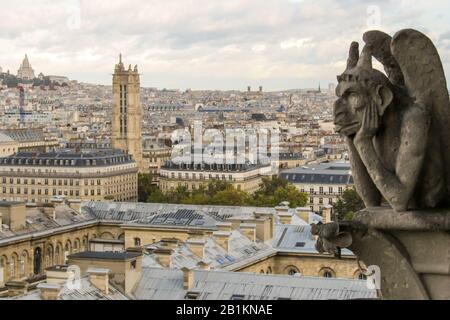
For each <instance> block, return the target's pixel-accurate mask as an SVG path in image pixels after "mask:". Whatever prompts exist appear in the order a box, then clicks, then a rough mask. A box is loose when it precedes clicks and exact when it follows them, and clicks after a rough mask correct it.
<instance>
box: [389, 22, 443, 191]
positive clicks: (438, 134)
mask: <svg viewBox="0 0 450 320" xmlns="http://www.w3.org/2000/svg"><path fill="white" fill-rule="evenodd" d="M391 52H392V55H393V56H394V58H395V60H396V61H397V63H398V65H399V66H400V69H401V70H402V73H403V77H404V80H405V87H406V90H407V92H408V94H409V96H410V97H411V98H413V99H415V101H416V103H418V104H420V105H422V106H424V107H425V108H427V109H428V111H429V112H430V114H431V117H432V123H431V130H432V134H431V136H430V139H439V144H438V147H439V149H440V152H439V153H440V156H441V157H442V158H441V159H443V160H442V161H443V163H444V168H442V169H444V171H445V172H441V174H442V175H445V177H446V184H447V190H448V191H450V102H449V95H448V90H447V82H446V80H445V74H444V68H443V67H442V62H441V59H440V58H439V54H438V52H437V50H436V47H435V46H434V45H433V43H432V42H431V40H430V39H429V38H428V37H427V36H425V35H424V34H422V33H420V32H419V31H416V30H412V29H405V30H401V31H399V32H397V33H396V34H395V36H394V37H393V39H392V42H391ZM429 151H431V150H429ZM434 151H435V150H434ZM447 194H448V192H447Z"/></svg>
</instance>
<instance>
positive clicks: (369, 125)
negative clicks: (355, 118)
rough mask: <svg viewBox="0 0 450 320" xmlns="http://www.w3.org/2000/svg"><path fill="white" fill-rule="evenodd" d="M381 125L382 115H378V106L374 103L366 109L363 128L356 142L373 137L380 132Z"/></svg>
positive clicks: (357, 135)
mask: <svg viewBox="0 0 450 320" xmlns="http://www.w3.org/2000/svg"><path fill="white" fill-rule="evenodd" d="M379 126H380V117H379V115H378V109H377V106H376V105H375V104H374V103H371V104H369V106H368V107H367V108H366V109H365V110H364V114H363V119H362V123H361V128H360V129H359V131H358V133H357V134H356V137H355V143H356V142H357V141H361V140H364V139H371V138H373V137H374V136H375V134H376V133H377V132H378V128H379Z"/></svg>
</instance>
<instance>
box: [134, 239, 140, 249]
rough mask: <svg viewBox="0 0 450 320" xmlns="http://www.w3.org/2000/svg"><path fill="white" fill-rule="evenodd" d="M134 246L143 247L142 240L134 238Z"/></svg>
mask: <svg viewBox="0 0 450 320" xmlns="http://www.w3.org/2000/svg"><path fill="white" fill-rule="evenodd" d="M134 246H135V247H140V246H141V239H140V238H134Z"/></svg>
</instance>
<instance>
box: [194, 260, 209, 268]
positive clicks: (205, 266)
mask: <svg viewBox="0 0 450 320" xmlns="http://www.w3.org/2000/svg"><path fill="white" fill-rule="evenodd" d="M197 267H198V268H199V269H200V270H210V269H211V267H210V266H209V264H207V263H206V262H204V261H203V260H202V261H200V262H199V263H197Z"/></svg>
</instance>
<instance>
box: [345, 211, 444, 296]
mask: <svg viewBox="0 0 450 320" xmlns="http://www.w3.org/2000/svg"><path fill="white" fill-rule="evenodd" d="M339 229H340V231H341V232H342V231H344V232H345V231H346V232H349V233H350V234H351V237H352V244H351V245H350V246H349V249H350V250H352V251H353V252H354V253H355V254H356V255H357V256H358V257H359V259H360V260H361V261H363V262H364V263H365V265H366V266H370V265H377V266H379V267H380V270H381V292H382V298H383V299H450V209H446V210H444V209H440V210H423V211H410V212H400V213H398V212H394V211H393V210H392V209H391V208H386V207H377V208H368V209H365V210H362V211H360V212H358V213H357V214H356V216H355V218H354V220H353V221H351V222H345V221H344V222H341V223H339Z"/></svg>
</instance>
